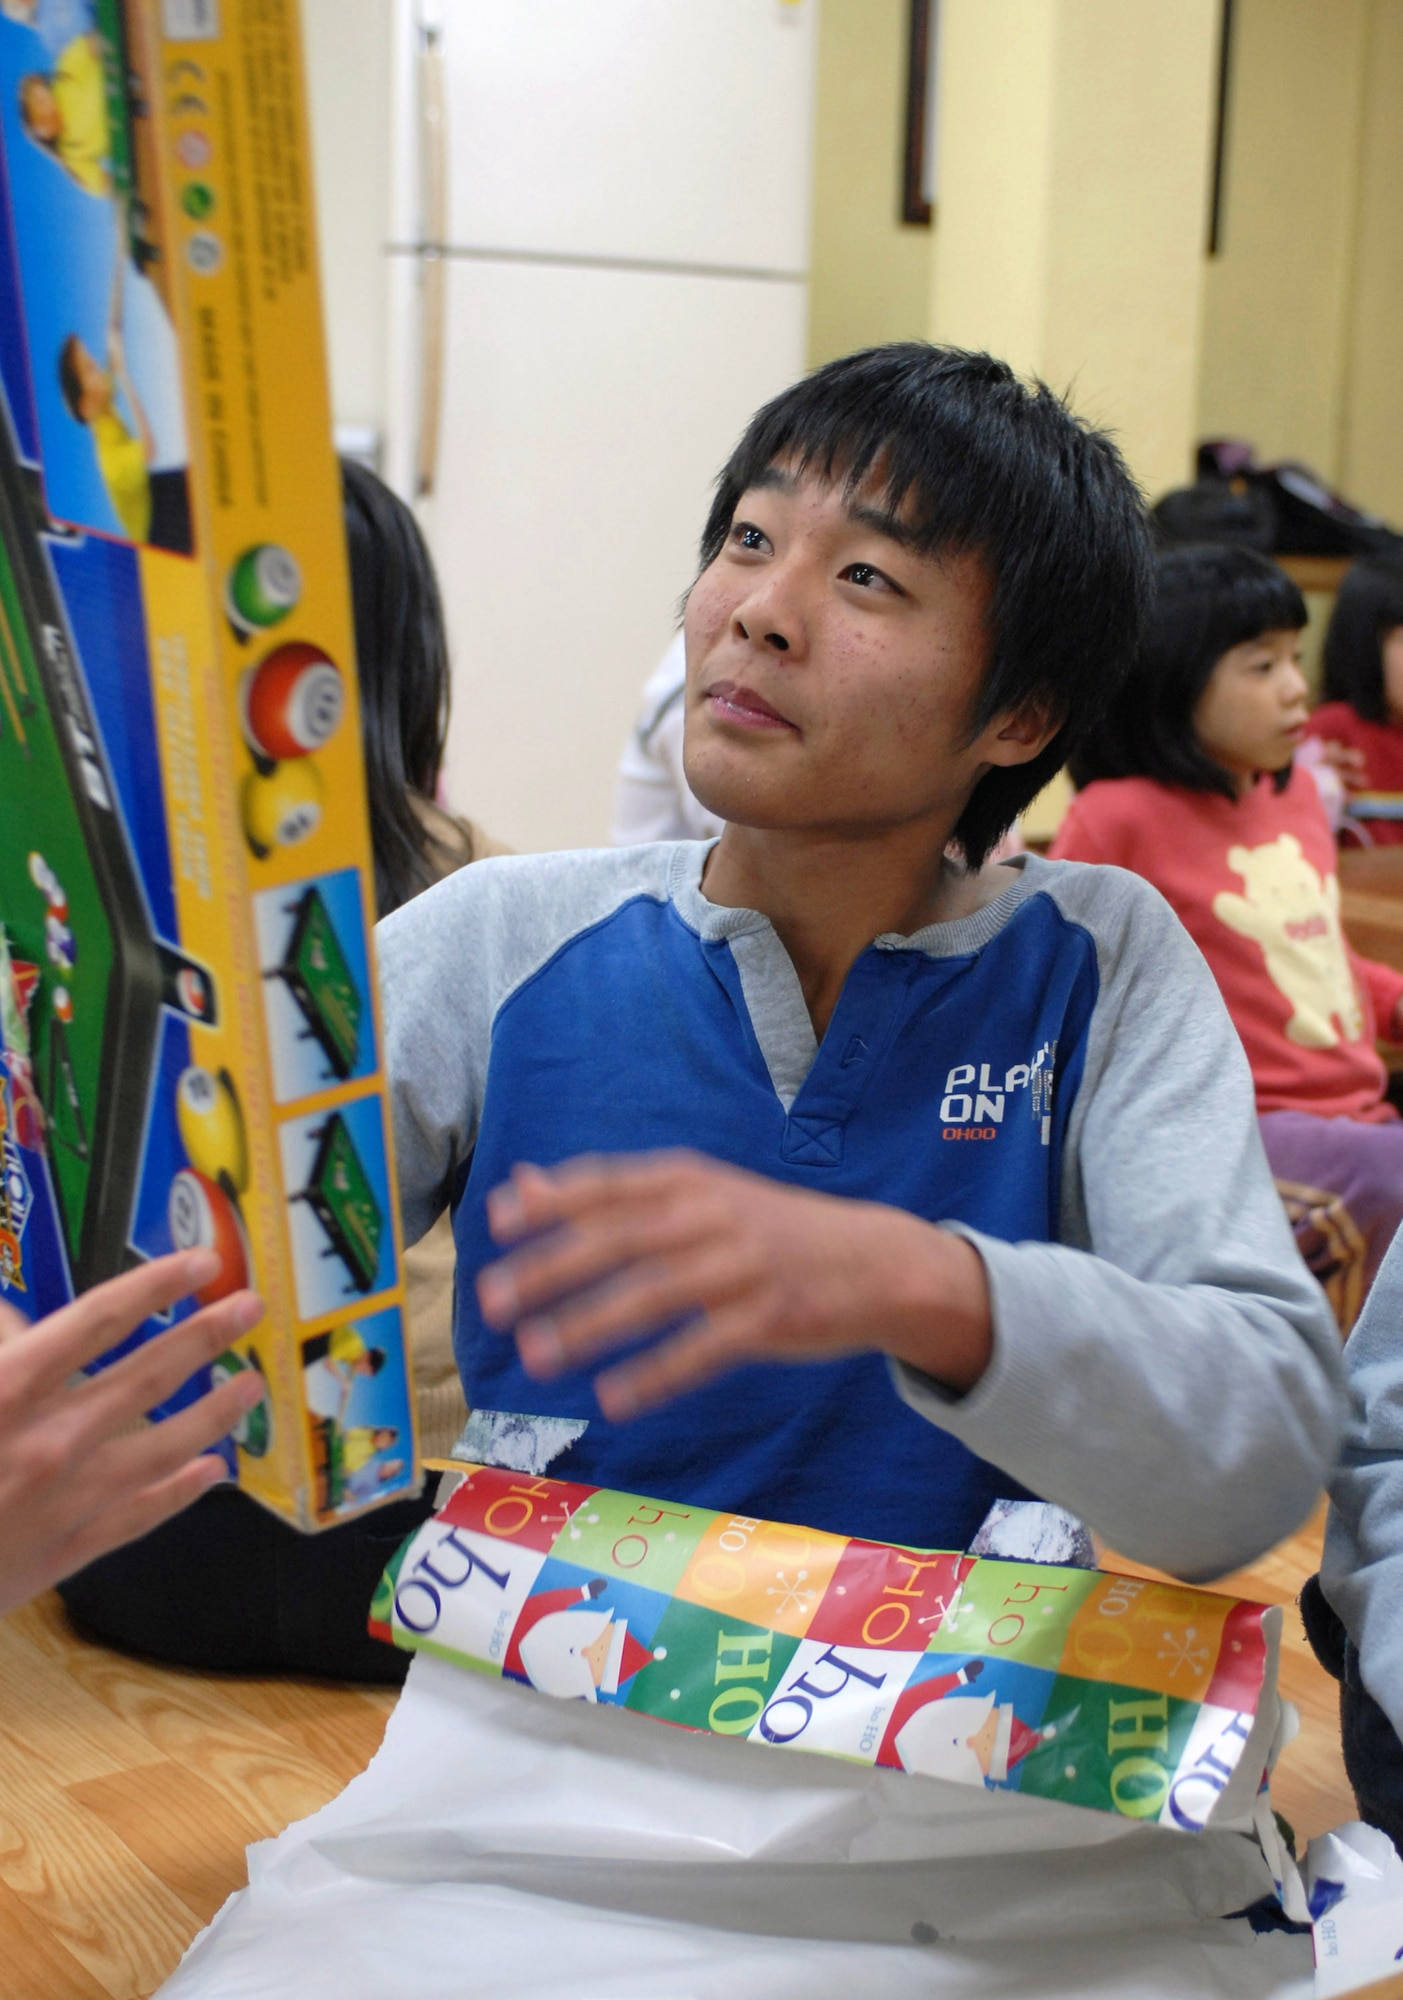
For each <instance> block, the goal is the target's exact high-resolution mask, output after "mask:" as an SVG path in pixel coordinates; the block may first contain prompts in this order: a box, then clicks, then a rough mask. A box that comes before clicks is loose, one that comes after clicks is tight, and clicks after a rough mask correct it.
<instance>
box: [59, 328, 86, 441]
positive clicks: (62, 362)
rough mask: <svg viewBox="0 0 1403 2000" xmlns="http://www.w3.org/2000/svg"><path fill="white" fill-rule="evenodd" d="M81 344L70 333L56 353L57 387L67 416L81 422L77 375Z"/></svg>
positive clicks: (81, 382) (81, 404) (80, 401)
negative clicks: (64, 404)
mask: <svg viewBox="0 0 1403 2000" xmlns="http://www.w3.org/2000/svg"><path fill="white" fill-rule="evenodd" d="M82 345H83V343H82V341H81V340H80V339H79V338H78V336H77V334H76V333H70V334H69V336H68V338H67V340H65V341H64V343H63V346H62V347H61V348H60V349H59V351H58V386H59V391H60V394H61V395H62V397H63V400H64V402H65V403H66V404H67V406H68V414H69V415H70V416H71V417H76V418H77V420H78V422H79V423H80V424H81V423H82V422H83V378H82V376H81V375H80V374H79V373H78V353H79V350H80V349H81V347H82Z"/></svg>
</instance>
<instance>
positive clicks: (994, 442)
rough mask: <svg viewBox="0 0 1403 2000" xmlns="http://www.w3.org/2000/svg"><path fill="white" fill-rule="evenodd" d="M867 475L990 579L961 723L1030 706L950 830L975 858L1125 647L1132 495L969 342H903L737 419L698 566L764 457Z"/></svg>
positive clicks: (1101, 696) (1138, 554)
mask: <svg viewBox="0 0 1403 2000" xmlns="http://www.w3.org/2000/svg"><path fill="white" fill-rule="evenodd" d="M781 461H782V462H785V463H788V464H790V465H792V466H793V467H794V468H795V469H796V470H810V471H812V472H814V473H816V474H817V475H818V476H819V477H820V478H823V479H841V481H842V483H843V486H844V488H845V489H846V491H847V492H848V493H849V494H852V493H854V492H856V490H857V489H858V488H860V487H862V486H863V485H864V484H866V483H867V482H869V481H871V482H872V483H873V484H875V485H876V486H877V487H878V488H879V490H880V495H881V500H882V503H883V505H884V506H885V508H886V509H887V510H889V511H890V513H891V514H892V515H893V517H895V518H894V522H893V526H894V527H895V529H896V531H897V533H898V534H899V535H900V536H901V538H902V539H904V540H908V541H909V542H910V544H911V546H912V547H913V548H915V549H916V550H917V551H918V552H919V553H920V554H922V555H928V556H938V555H942V554H945V553H946V552H950V553H955V552H960V551H966V550H967V551H970V552H972V553H973V554H976V555H978V556H979V557H980V558H981V559H982V561H983V563H984V564H985V566H986V568H987V570H988V572H989V576H990V581H991V584H992V591H991V594H990V601H989V612H988V620H989V627H990V647H989V663H988V666H987V668H986V670H985V675H984V683H983V686H982V688H981V690H980V695H979V701H978V704H977V708H976V712H975V713H974V714H973V715H972V716H971V718H970V732H971V735H974V734H977V733H978V731H980V730H981V729H983V728H985V727H986V726H987V724H988V723H989V722H990V721H992V720H993V718H994V717H995V716H997V715H1001V714H1006V713H1013V712H1016V711H1018V710H1020V709H1024V708H1027V707H1029V706H1032V705H1043V706H1045V707H1046V709H1047V711H1048V714H1049V717H1050V719H1051V720H1052V721H1053V722H1055V723H1056V724H1057V725H1058V730H1057V734H1056V736H1055V737H1054V738H1053V739H1052V741H1051V742H1050V743H1049V744H1048V746H1047V748H1046V749H1045V750H1043V751H1042V752H1041V753H1040V754H1039V755H1038V756H1037V757H1034V758H1033V759H1031V760H1030V761H1029V762H1028V763H1026V764H1019V765H1015V766H1013V767H1012V768H1009V769H1003V768H1000V769H997V770H992V771H989V772H986V774H985V776H984V777H983V778H981V780H980V781H979V783H978V784H977V785H976V786H975V789H974V792H973V794H972V796H971V797H970V800H969V802H968V804H967V805H966V807H965V809H964V812H963V813H962V814H961V815H960V818H959V821H958V823H957V824H956V826H955V829H954V835H953V838H954V840H955V841H956V843H957V844H958V845H959V846H960V847H961V848H962V849H963V851H964V855H965V858H966V860H967V861H968V863H969V864H970V866H971V867H975V868H977V867H978V866H979V865H980V863H981V862H982V861H983V860H984V858H985V857H986V855H987V854H988V853H989V851H990V849H991V848H992V847H994V846H995V844H996V843H997V841H998V840H999V838H1000V836H1001V835H1002V834H1003V833H1004V832H1005V831H1006V830H1007V829H1008V827H1010V826H1011V825H1012V824H1013V821H1014V820H1015V819H1016V818H1017V817H1018V815H1019V813H1020V812H1022V810H1023V808H1024V807H1025V806H1026V805H1027V804H1029V802H1030V801H1031V800H1032V799H1034V798H1035V797H1036V796H1037V794H1038V793H1039V792H1040V791H1041V790H1042V788H1043V786H1044V785H1045V784H1046V783H1047V781H1048V779H1049V778H1051V777H1052V776H1053V774H1054V773H1055V772H1056V771H1057V770H1058V769H1059V768H1060V767H1061V765H1062V764H1063V763H1064V762H1065V761H1066V758H1067V755H1068V753H1069V751H1070V750H1071V749H1072V748H1073V747H1074V746H1075V744H1076V743H1077V742H1078V741H1079V739H1080V737H1081V735H1082V732H1083V731H1084V730H1085V729H1086V728H1087V727H1088V726H1089V725H1090V724H1091V723H1092V722H1093V721H1094V720H1095V718H1096V716H1097V715H1098V714H1099V713H1100V711H1101V708H1102V706H1103V705H1104V703H1105V702H1106V700H1107V699H1108V697H1109V696H1110V694H1111V692H1112V690H1113V689H1114V687H1115V685H1116V681H1117V679H1118V678H1119V676H1120V674H1121V672H1122V671H1123V669H1124V667H1125V664H1126V663H1127V662H1128V660H1129V659H1130V657H1131V655H1132V654H1133V652H1134V649H1135V640H1136V634H1137V632H1138V630H1139V624H1140V617H1141V612H1142V607H1143V604H1144V598H1145V592H1146V587H1147V578H1148V572H1149V537H1148V533H1147V530H1146V526H1145V519H1144V509H1143V504H1142V502H1141V498H1140V494H1139V492H1138V490H1137V488H1136V486H1135V483H1134V481H1133V480H1132V479H1131V477H1130V474H1129V473H1128V472H1127V470H1126V468H1125V464H1124V461H1123V460H1122V458H1121V456H1120V453H1119V452H1118V451H1117V449H1116V447H1115V445H1114V444H1112V443H1111V441H1110V439H1109V438H1108V437H1106V436H1105V435H1104V434H1103V433H1102V432H1100V431H1095V430H1093V429H1091V428H1090V426H1089V425H1087V424H1084V423H1083V422H1082V421H1081V420H1080V419H1079V418H1077V417H1075V416H1073V415H1072V413H1071V411H1070V410H1068V408H1067V407H1066V405H1065V404H1064V403H1063V402H1062V401H1061V400H1060V398H1059V397H1057V396H1055V395H1054V394H1053V392H1052V391H1051V390H1050V389H1049V388H1047V387H1046V386H1045V385H1043V384H1041V383H1039V384H1037V385H1035V386H1034V387H1033V388H1031V389H1029V388H1025V387H1024V386H1023V384H1022V383H1021V382H1019V381H1018V379H1017V377H1016V376H1015V375H1014V373H1013V371H1012V369H1010V368H1009V367H1007V366H1006V365H1005V364H1004V363H1003V362H1002V361H995V360H994V359H993V358H992V357H991V356H990V355H987V354H966V353H964V352H962V351H961V350H960V349H958V348H948V347H947V348H942V347H930V346H927V345H926V344H925V343H924V342H918V341H909V342H903V343H900V344H897V345H893V346H890V347H872V348H867V349H865V350H864V351H863V352H862V353H859V354H850V355H847V356H846V357H845V358H844V359H843V360H841V361H832V362H829V364H828V365H827V366H826V367H824V368H820V369H818V370H817V371H816V372H815V373H814V374H812V375H810V376H809V377H808V378H807V379H806V380H805V381H803V382H799V383H796V384H795V386H794V387H793V388H791V389H786V390H785V391H784V393H783V394H782V395H780V396H776V397H775V399H774V401H773V402H771V403H767V404H766V405H765V407H764V409H762V410H761V411H759V412H758V414H757V415H756V416H755V417H754V418H752V420H751V423H750V425H749V428H748V429H747V430H746V433H745V435H744V437H743V438H742V439H741V441H740V443H739V444H738V445H737V446H736V449H735V451H734V452H733V453H732V454H731V458H730V460H729V462H728V464H727V465H726V466H725V468H724V470H723V471H722V473H721V476H720V478H719V480H718V481H717V488H716V497H715V499H714V501H713V502H712V506H711V511H710V513H709V515H708V516H707V522H706V527H705V528H704V530H703V532H702V542H701V563H702V568H703V569H705V568H706V566H707V564H709V563H711V562H713V561H714V560H715V558H716V556H717V555H718V554H719V553H720V551H721V549H722V547H723V546H724V544H725V540H726V536H727V534H728V533H729V531H730V526H731V521H732V518H733V516H734V514H735V510H736V504H737V502H738V501H739V499H740V497H741V495H742V493H744V492H745V490H746V488H747V487H749V486H751V485H753V484H754V483H755V481H756V480H757V479H759V478H761V477H762V476H763V475H764V474H765V473H766V472H767V471H768V470H769V468H770V467H771V466H773V465H775V464H776V463H777V462H781Z"/></svg>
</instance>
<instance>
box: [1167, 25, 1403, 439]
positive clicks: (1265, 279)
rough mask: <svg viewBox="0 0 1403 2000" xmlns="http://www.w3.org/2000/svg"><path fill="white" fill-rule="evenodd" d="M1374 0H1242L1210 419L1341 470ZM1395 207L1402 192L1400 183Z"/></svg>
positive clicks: (1207, 342)
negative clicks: (1368, 31)
mask: <svg viewBox="0 0 1403 2000" xmlns="http://www.w3.org/2000/svg"><path fill="white" fill-rule="evenodd" d="M1368 11H1369V8H1368V0H1238V7H1237V19H1236V33H1235V40H1234V47H1233V62H1232V100H1231V109H1230V122H1229V128H1228V156H1227V183H1226V201H1225V204H1224V210H1223V236H1222V242H1221V251H1220V255H1219V256H1217V257H1215V258H1212V259H1210V260H1209V264H1208V270H1207V277H1206V283H1205V288H1204V316H1203V361H1202V370H1201V374H1200V390H1199V420H1200V424H1201V428H1202V431H1203V434H1204V435H1205V436H1218V435H1227V436H1237V437H1246V438H1250V439H1251V440H1252V441H1253V442H1254V443H1255V444H1256V446H1257V448H1258V451H1259V452H1260V453H1261V454H1262V456H1263V457H1265V458H1267V459H1273V458H1303V459H1305V460H1306V461H1307V462H1308V463H1309V464H1311V465H1313V466H1314V467H1315V468H1316V470H1317V471H1319V472H1320V473H1322V474H1323V475H1324V476H1325V477H1326V478H1327V479H1330V478H1334V477H1336V476H1337V474H1338V471H1339V458H1340V442H1341V427H1342V419H1343V410H1344V405H1343V396H1344V379H1345V361H1346V355H1347V351H1348V345H1349V324H1350V315H1351V308H1352V302H1353V300H1352V293H1353V286H1352V279H1353V272H1354V241H1355V212H1356V207H1357V197H1358V175H1359V157H1360V122H1361V109H1362V98H1363V89H1364V65H1365V38H1366V29H1367V26H1368ZM1394 201H1395V211H1396V210H1397V207H1398V206H1399V194H1398V191H1397V190H1396V189H1395V194H1394Z"/></svg>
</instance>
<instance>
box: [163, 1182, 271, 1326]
mask: <svg viewBox="0 0 1403 2000" xmlns="http://www.w3.org/2000/svg"><path fill="white" fill-rule="evenodd" d="M166 1219H167V1221H168V1223H169V1224H170V1233H171V1241H172V1242H173V1243H174V1245H175V1247H176V1249H177V1250H214V1251H216V1252H217V1253H218V1255H219V1258H220V1260H221V1268H220V1270H219V1273H218V1276H217V1277H214V1278H211V1280H210V1282H209V1283H208V1284H207V1285H206V1286H205V1287H204V1288H203V1289H202V1290H201V1291H198V1292H196V1294H195V1297H196V1298H197V1299H198V1300H199V1301H200V1304H201V1305H202V1306H212V1305H213V1304H214V1302H215V1300H216V1299H226V1298H228V1296H229V1294H230V1293H231V1292H241V1291H242V1290H243V1288H244V1286H245V1285H246V1284H247V1283H248V1281H249V1270H250V1266H251V1262H252V1260H251V1257H250V1254H249V1247H248V1237H247V1235H246V1234H245V1232H244V1224H243V1217H242V1216H241V1215H240V1214H239V1211H238V1206H237V1204H236V1203H235V1202H234V1201H233V1200H231V1198H230V1197H229V1196H228V1195H227V1194H226V1193H225V1192H224V1190H223V1188H222V1187H220V1185H219V1184H218V1182H217V1181H212V1180H210V1179H209V1178H208V1177H207V1176H206V1175H204V1174H202V1173H200V1172H198V1170H197V1169H196V1168H194V1167H182V1168H181V1170H180V1172H179V1173H178V1174H177V1175H176V1176H175V1178H174V1180H173V1181H172V1182H171V1191H170V1198H169V1200H168V1202H167V1204H166Z"/></svg>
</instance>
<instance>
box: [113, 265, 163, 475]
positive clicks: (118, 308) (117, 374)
mask: <svg viewBox="0 0 1403 2000" xmlns="http://www.w3.org/2000/svg"><path fill="white" fill-rule="evenodd" d="M124 267H125V260H124V259H123V258H121V257H119V258H118V259H117V277H116V283H115V288H114V291H113V295H112V309H111V315H110V317H109V319H108V323H107V365H108V367H109V368H110V369H111V370H112V381H113V384H114V386H115V387H116V388H117V389H118V390H120V392H121V395H122V400H123V401H124V402H125V403H126V406H127V408H128V410H129V411H130V412H131V417H132V421H133V423H134V424H135V425H136V435H137V442H138V443H139V444H140V446H141V455H142V457H143V458H144V459H145V461H146V463H147V465H148V466H149V465H150V464H151V461H152V459H153V458H154V457H155V456H156V439H155V436H154V434H153V432H152V429H151V426H150V424H149V423H148V422H147V418H146V412H145V410H144V409H143V408H142V406H141V398H140V397H139V396H138V395H137V393H136V384H135V383H134V382H133V381H132V378H131V376H130V374H129V373H128V372H127V348H126V342H125V341H124V340H123V338H122V274H123V270H124Z"/></svg>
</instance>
